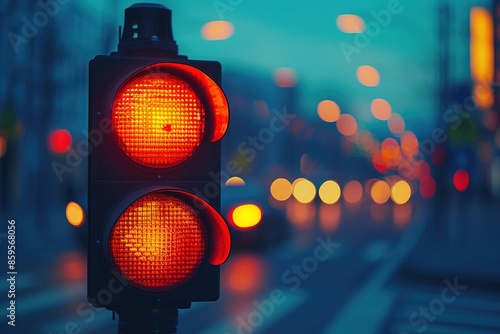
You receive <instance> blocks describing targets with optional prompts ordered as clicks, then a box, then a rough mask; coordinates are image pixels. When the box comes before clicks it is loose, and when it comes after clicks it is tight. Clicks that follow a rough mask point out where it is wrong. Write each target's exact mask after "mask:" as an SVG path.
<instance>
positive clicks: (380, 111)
mask: <svg viewBox="0 0 500 334" xmlns="http://www.w3.org/2000/svg"><path fill="white" fill-rule="evenodd" d="M371 111H372V114H373V116H374V117H375V118H376V119H378V120H381V121H387V120H388V119H390V118H391V115H392V108H391V105H390V104H389V102H387V101H386V100H384V99H375V100H373V101H372V104H371Z"/></svg>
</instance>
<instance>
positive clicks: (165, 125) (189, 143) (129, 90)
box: [112, 71, 205, 168]
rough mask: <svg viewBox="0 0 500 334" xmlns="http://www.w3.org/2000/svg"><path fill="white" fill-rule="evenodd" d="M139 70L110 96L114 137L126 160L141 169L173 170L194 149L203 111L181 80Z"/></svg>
mask: <svg viewBox="0 0 500 334" xmlns="http://www.w3.org/2000/svg"><path fill="white" fill-rule="evenodd" d="M144 72H145V73H144V74H142V75H139V76H137V77H135V78H134V79H132V80H130V81H129V82H127V83H125V84H124V85H123V86H122V87H121V88H120V90H119V91H118V93H117V94H116V97H115V100H114V104H113V110H112V123H113V128H114V130H115V138H116V140H117V142H118V145H119V146H120V148H121V149H122V150H123V152H125V154H126V155H127V156H129V157H130V158H131V159H132V160H134V161H136V162H138V163H140V164H142V165H144V166H147V167H154V168H168V167H173V166H176V165H178V164H180V163H182V162H184V161H186V160H187V159H188V158H189V157H191V156H192V155H193V153H194V151H195V150H196V149H197V148H198V146H199V145H200V143H201V141H202V138H203V134H204V129H205V110H204V108H203V105H202V103H201V101H200V99H199V98H198V96H197V95H196V93H195V92H194V91H193V89H192V88H191V87H190V86H189V85H188V84H187V83H186V82H185V81H184V80H182V79H181V78H179V77H177V76H174V75H172V74H168V73H148V71H144Z"/></svg>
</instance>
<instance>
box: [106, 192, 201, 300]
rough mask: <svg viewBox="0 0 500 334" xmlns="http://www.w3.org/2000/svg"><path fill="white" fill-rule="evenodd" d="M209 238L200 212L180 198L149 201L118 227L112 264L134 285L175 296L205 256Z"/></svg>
mask: <svg viewBox="0 0 500 334" xmlns="http://www.w3.org/2000/svg"><path fill="white" fill-rule="evenodd" d="M205 239H206V238H205V232H204V229H203V226H202V222H201V220H200V218H199V217H198V215H197V214H196V212H195V211H194V210H193V208H191V207H190V206H189V205H188V204H186V203H185V202H184V201H182V200H180V199H179V198H177V197H174V196H171V195H168V194H164V193H154V194H149V195H146V196H144V197H142V198H140V199H139V200H137V201H136V202H134V203H133V204H132V205H131V206H129V207H128V208H127V210H125V211H124V212H123V213H122V215H121V216H120V218H118V220H117V222H116V223H115V225H114V226H113V229H112V231H111V236H110V240H109V248H110V254H111V258H112V260H113V262H114V264H115V265H116V267H117V269H118V270H119V271H120V272H121V273H122V274H123V275H124V276H126V277H127V278H128V279H129V280H130V281H131V283H132V284H133V285H135V286H137V287H139V288H142V289H145V290H153V291H158V290H170V289H173V288H176V287H178V286H180V285H182V284H183V283H185V282H186V281H188V280H189V279H190V278H191V277H192V276H193V275H194V273H195V272H196V270H197V269H198V268H199V266H200V264H201V261H202V259H203V257H204V253H205Z"/></svg>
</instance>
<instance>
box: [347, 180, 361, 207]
mask: <svg viewBox="0 0 500 334" xmlns="http://www.w3.org/2000/svg"><path fill="white" fill-rule="evenodd" d="M342 195H343V197H344V200H345V201H346V202H347V203H349V204H356V203H358V202H359V201H361V199H362V198H363V186H362V185H361V183H359V182H358V181H356V180H353V181H349V182H347V183H346V184H345V185H344V190H343V191H342Z"/></svg>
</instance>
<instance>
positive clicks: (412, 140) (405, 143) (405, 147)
mask: <svg viewBox="0 0 500 334" xmlns="http://www.w3.org/2000/svg"><path fill="white" fill-rule="evenodd" d="M419 149H420V146H419V144H418V139H417V136H415V134H414V133H413V132H411V131H405V132H403V134H402V135H401V151H402V152H403V154H404V155H405V156H406V157H407V158H411V159H413V158H414V157H415V155H416V154H417V153H418V151H419Z"/></svg>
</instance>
